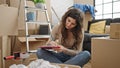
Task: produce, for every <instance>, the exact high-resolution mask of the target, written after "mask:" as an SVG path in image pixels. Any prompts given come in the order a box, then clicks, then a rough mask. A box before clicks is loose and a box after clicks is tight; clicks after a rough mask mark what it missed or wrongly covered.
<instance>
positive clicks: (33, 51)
mask: <svg viewBox="0 0 120 68" xmlns="http://www.w3.org/2000/svg"><path fill="white" fill-rule="evenodd" d="M36 52H37V50H30V51H29V53H36Z"/></svg>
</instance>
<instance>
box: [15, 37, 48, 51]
mask: <svg viewBox="0 0 120 68" xmlns="http://www.w3.org/2000/svg"><path fill="white" fill-rule="evenodd" d="M17 39H18V40H17V42H16V44H17V47H16V49H15V51H17V49H18V48H19V49H21V50H20V51H21V52H26V51H27V50H26V49H27V48H26V40H25V37H18V38H17ZM47 40H48V39H39V40H37V39H30V42H29V47H30V50H37V49H38V47H40V46H42V45H45V44H46V42H47Z"/></svg>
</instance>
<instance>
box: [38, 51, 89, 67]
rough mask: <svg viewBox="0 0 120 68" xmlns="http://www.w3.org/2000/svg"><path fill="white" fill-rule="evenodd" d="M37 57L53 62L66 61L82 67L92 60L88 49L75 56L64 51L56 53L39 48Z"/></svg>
mask: <svg viewBox="0 0 120 68" xmlns="http://www.w3.org/2000/svg"><path fill="white" fill-rule="evenodd" d="M37 57H38V59H44V60H47V61H49V62H52V63H65V64H72V65H79V66H81V67H82V66H83V65H84V64H86V63H87V62H88V61H89V60H90V53H89V52H88V51H82V52H80V53H79V54H77V55H75V56H70V55H67V54H64V53H62V52H61V53H55V52H52V51H48V50H44V49H38V50H37Z"/></svg>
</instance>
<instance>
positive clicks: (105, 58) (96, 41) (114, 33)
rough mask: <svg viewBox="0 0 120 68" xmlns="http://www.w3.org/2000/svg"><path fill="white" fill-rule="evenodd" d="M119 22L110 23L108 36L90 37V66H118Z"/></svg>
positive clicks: (119, 49) (109, 67)
mask: <svg viewBox="0 0 120 68" xmlns="http://www.w3.org/2000/svg"><path fill="white" fill-rule="evenodd" d="M119 52H120V23H112V24H110V37H99V38H92V63H91V65H92V68H120V64H119V63H120V53H119Z"/></svg>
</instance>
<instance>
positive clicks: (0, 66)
mask: <svg viewBox="0 0 120 68" xmlns="http://www.w3.org/2000/svg"><path fill="white" fill-rule="evenodd" d="M1 52H2V51H1V49H0V68H2V53H1Z"/></svg>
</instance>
